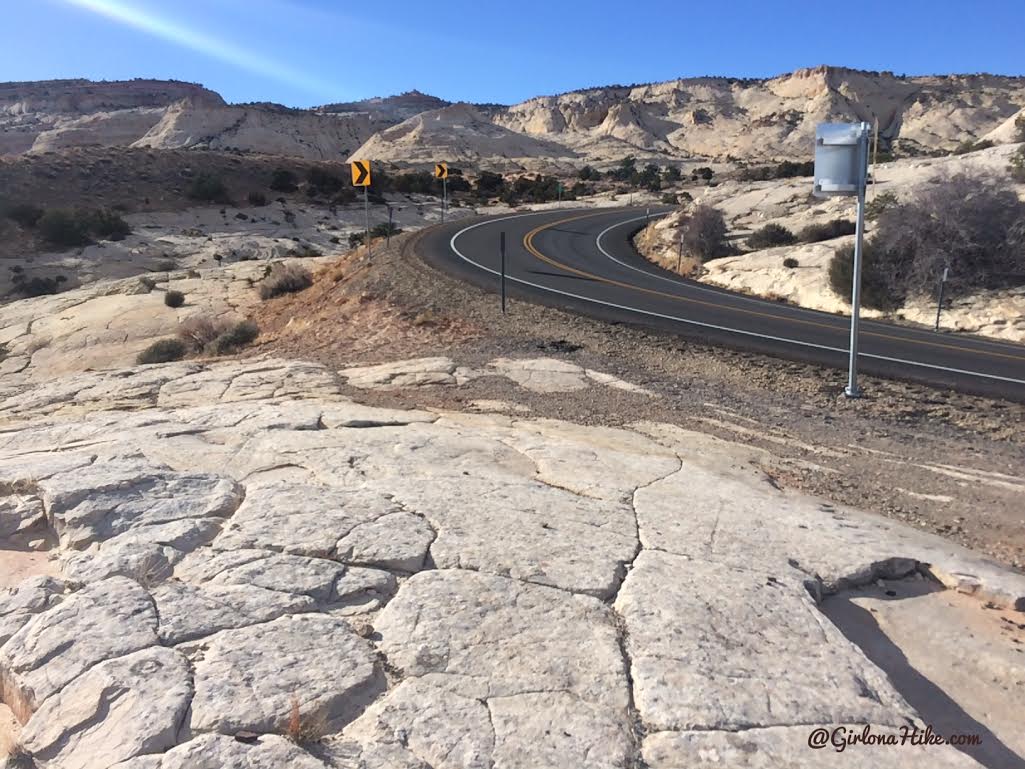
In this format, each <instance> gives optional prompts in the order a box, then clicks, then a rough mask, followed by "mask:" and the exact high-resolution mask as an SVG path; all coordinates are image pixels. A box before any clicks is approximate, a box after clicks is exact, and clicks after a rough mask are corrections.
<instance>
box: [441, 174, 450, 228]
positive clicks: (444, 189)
mask: <svg viewBox="0 0 1025 769" xmlns="http://www.w3.org/2000/svg"><path fill="white" fill-rule="evenodd" d="M447 213H448V177H447V176H446V177H445V178H444V179H442V180H441V222H442V224H444V223H445V214H447Z"/></svg>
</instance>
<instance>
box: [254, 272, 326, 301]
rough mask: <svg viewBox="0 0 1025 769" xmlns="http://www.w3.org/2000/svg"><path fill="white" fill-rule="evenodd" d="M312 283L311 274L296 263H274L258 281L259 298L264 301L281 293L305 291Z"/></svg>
mask: <svg viewBox="0 0 1025 769" xmlns="http://www.w3.org/2000/svg"><path fill="white" fill-rule="evenodd" d="M312 285H313V275H311V274H310V271H309V270H307V269H306V268H305V267H301V266H299V265H297V264H289V265H276V266H275V267H274V268H273V269H272V270H271V272H270V274H269V275H268V276H267V277H266V278H264V279H263V280H262V281H261V282H260V298H261V299H263V300H264V301H266V300H268V299H273V298H274V297H276V296H282V295H283V294H295V293H298V292H300V291H305V290H306V289H307V288H309V287H310V286H312Z"/></svg>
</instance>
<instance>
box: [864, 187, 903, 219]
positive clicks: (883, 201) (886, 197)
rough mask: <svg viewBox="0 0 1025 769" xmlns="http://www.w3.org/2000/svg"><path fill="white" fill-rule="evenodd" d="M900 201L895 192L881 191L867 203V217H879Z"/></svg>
mask: <svg viewBox="0 0 1025 769" xmlns="http://www.w3.org/2000/svg"><path fill="white" fill-rule="evenodd" d="M898 203H900V201H899V200H898V199H897V196H896V195H895V194H894V193H892V192H890V191H889V190H887V191H886V192H880V193H879V194H878V195H875V196H874V197H873V198H872V199H871V200H870V201H868V203H866V204H865V218H866V219H870V220H875V219H878V218H879V215H880V214H882V213H883V211H885V210H886V209H887V208H890V207H892V206H895V205H897V204H898Z"/></svg>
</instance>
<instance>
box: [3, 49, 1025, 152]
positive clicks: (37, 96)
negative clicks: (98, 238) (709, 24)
mask: <svg viewBox="0 0 1025 769" xmlns="http://www.w3.org/2000/svg"><path fill="white" fill-rule="evenodd" d="M1023 109H1025V79H1023V78H1019V77H1005V76H997V75H986V74H971V75H928V76H904V75H897V74H894V73H892V72H868V71H862V70H855V69H849V68H845V67H831V66H820V67H812V68H807V69H800V70H797V71H795V72H792V73H786V74H783V75H779V76H778V77H772V78H764V79H738V78H725V77H697V78H686V79H678V80H669V81H665V82H661V83H643V84H635V85H612V86H603V87H593V88H586V89H581V90H577V91H571V92H568V93H563V94H559V95H555V96H540V97H536V98H533V99H529V100H527V101H525V102H522V103H520V104H516V105H512V106H504V105H499V104H479V105H470V104H462V103H460V104H453V103H451V102H448V101H445V100H444V99H441V98H438V97H436V96H431V95H428V94H424V93H421V92H420V91H415V90H414V91H408V92H406V93H402V94H399V95H397V96H387V97H374V98H371V99H364V100H362V101H353V102H343V103H337V104H325V105H322V106H320V107H315V108H313V109H291V108H288V107H284V106H282V105H279V104H272V103H267V102H260V103H253V104H227V103H225V101H224V100H223V99H222V98H221V97H220V96H219V95H218V94H216V93H214V92H213V91H210V90H208V89H206V88H203V87H202V86H201V85H197V84H195V83H181V82H177V81H159V80H141V79H140V80H130V81H119V82H91V81H88V80H53V81H40V82H31V83H3V84H0V154H3V155H20V154H25V153H38V152H51V151H60V150H63V149H69V148H73V147H79V146H90V145H99V146H106V147H116V146H126V147H127V146H138V147H151V148H193V147H194V148H208V149H237V150H242V151H249V152H255V153H264V154H279V155H290V156H296V157H302V158H307V159H314V160H322V159H338V158H339V157H341V156H342V155H345V154H348V152H349V151H351V150H352V148H353V147H360V150H359V152H360V153H361V154H363V155H365V156H367V157H373V158H375V159H379V160H385V161H392V162H396V163H404V164H412V165H421V164H423V165H427V164H430V163H433V162H434V161H436V160H438V159H445V160H449V161H453V162H460V163H464V164H474V163H476V164H481V165H484V164H489V165H494V166H495V167H496V168H497V167H500V166H502V165H503V164H505V165H510V166H517V167H519V166H518V164H520V163H521V161H530V162H529V163H525V164H524V165H531V164H534V165H535V166H537V165H538V164H539V163H540V164H543V163H544V162H548V161H556V162H561V161H566V162H569V163H573V164H577V165H579V164H583V163H601V162H615V161H618V160H621V159H622V158H624V157H626V156H628V155H634V156H636V157H638V158H650V159H652V160H658V159H665V158H675V159H683V158H696V159H702V160H725V159H727V158H734V159H736V158H739V159H744V160H748V161H751V162H759V161H763V162H764V161H770V160H784V159H804V158H807V157H808V155H809V154H810V149H809V146H810V142H811V139H812V136H813V135H814V128H815V125H816V124H817V123H820V122H823V121H854V120H867V121H870V122H878V124H879V129H880V137H881V139H882V141H883V145H884V148H895V149H899V150H900V151H901V152H902V153H903V154H919V153H921V154H932V153H943V152H950V151H953V150H954V149H956V148H957V147H959V146H961V145H963V144H964V143H965V142H978V141H982V140H987V141H991V142H994V143H1002V142H1009V141H1013V140H1014V138H1015V130H1014V118H1015V116H1016V115H1018V114H1020V113H1021V111H1022V110H1023Z"/></svg>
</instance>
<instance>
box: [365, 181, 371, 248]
mask: <svg viewBox="0 0 1025 769" xmlns="http://www.w3.org/2000/svg"><path fill="white" fill-rule="evenodd" d="M368 189H369V188H368V187H364V188H363V213H364V215H365V216H366V220H367V256H371V252H370V248H371V247H370V193H368V192H367V190H368Z"/></svg>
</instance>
